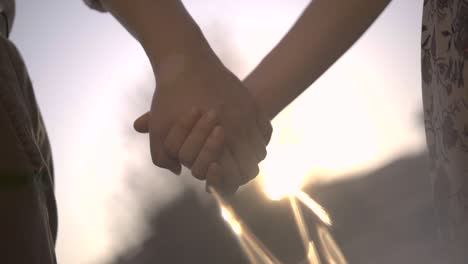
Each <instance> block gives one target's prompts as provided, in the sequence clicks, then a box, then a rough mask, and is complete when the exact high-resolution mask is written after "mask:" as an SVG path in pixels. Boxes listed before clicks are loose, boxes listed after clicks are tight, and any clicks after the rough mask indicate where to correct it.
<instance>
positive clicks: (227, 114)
mask: <svg viewBox="0 0 468 264" xmlns="http://www.w3.org/2000/svg"><path fill="white" fill-rule="evenodd" d="M101 4H102V6H103V8H104V9H105V10H107V11H109V12H110V13H111V14H112V15H113V16H114V17H115V18H117V20H119V22H120V23H121V24H122V25H123V26H124V27H125V28H126V29H127V30H128V31H129V32H130V33H131V34H132V35H133V36H134V37H135V38H136V39H137V40H138V41H139V42H140V43H141V44H142V46H143V48H144V49H145V51H146V53H147V54H148V57H149V60H150V61H151V64H152V66H153V71H154V74H155V77H156V80H157V89H156V90H155V94H154V96H153V103H152V105H151V111H150V113H149V116H148V118H147V120H148V122H147V127H146V128H147V129H142V131H143V130H145V131H148V132H149V134H150V135H149V136H150V149H151V156H152V159H153V163H154V164H155V165H157V166H159V167H163V168H167V169H170V170H171V171H173V172H175V173H179V172H180V169H181V164H183V165H186V166H189V167H190V166H192V164H191V162H190V161H191V160H193V157H191V156H189V157H184V155H180V153H170V152H168V151H167V149H165V148H164V144H163V142H164V139H165V138H166V136H167V134H168V132H169V128H170V127H171V126H172V125H173V124H174V123H175V121H176V120H178V119H180V117H182V115H183V114H185V113H188V112H189V111H190V109H193V108H199V109H202V110H207V109H213V110H215V111H216V112H217V113H218V119H219V122H220V124H221V125H223V126H224V127H225V128H226V131H227V132H226V142H227V146H228V148H226V149H225V150H224V152H223V153H222V154H221V155H220V158H219V162H220V163H221V164H223V166H224V167H223V168H226V171H225V172H224V173H223V181H222V183H221V184H222V185H224V187H225V188H224V189H226V190H227V192H232V191H233V190H235V189H237V187H238V186H239V185H240V184H243V183H245V182H247V181H248V180H250V179H252V178H253V177H254V176H256V175H257V174H258V170H259V169H258V163H259V162H260V161H261V160H263V159H264V158H265V156H266V144H267V142H268V140H269V136H270V134H271V125H270V124H269V120H268V119H267V118H266V117H265V115H264V114H263V113H262V112H261V111H260V108H259V107H258V106H257V105H256V102H255V101H254V98H253V96H252V94H251V93H250V92H249V91H248V90H247V89H246V87H245V86H244V85H243V84H242V82H241V81H240V80H239V79H238V78H237V77H236V76H234V75H233V74H232V73H231V72H230V71H229V70H228V69H227V68H226V67H225V66H224V65H223V64H222V62H221V61H220V60H219V59H218V57H217V56H216V55H215V53H214V52H213V51H212V49H211V47H210V46H209V44H208V42H207V41H206V39H205V38H204V36H203V34H202V32H201V30H200V28H199V27H198V25H197V24H196V23H195V21H194V20H193V19H192V17H191V16H190V14H189V13H188V12H187V10H186V9H185V7H184V5H183V4H182V2H181V0H132V1H129V0H101ZM207 170H208V168H207V167H206V166H205V167H203V168H199V169H197V171H198V173H197V175H198V176H199V177H198V178H200V179H202V180H203V179H205V177H204V175H206V171H207Z"/></svg>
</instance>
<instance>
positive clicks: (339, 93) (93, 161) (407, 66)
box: [12, 0, 424, 264]
mask: <svg viewBox="0 0 468 264" xmlns="http://www.w3.org/2000/svg"><path fill="white" fill-rule="evenodd" d="M308 2H309V1H305V0H294V1H284V0H257V1H252V0H223V1H221V0H199V1H195V0H192V1H184V3H185V4H186V5H187V7H188V9H189V11H190V12H191V13H192V14H193V16H194V17H195V19H196V20H197V21H198V22H199V23H200V25H201V27H202V29H203V30H204V32H205V34H206V35H207V37H208V39H209V40H210V43H211V44H212V45H213V47H214V49H215V50H216V51H217V52H219V53H220V54H221V55H222V57H223V58H225V62H226V64H227V65H228V66H229V67H231V69H232V70H233V71H234V72H235V73H236V74H238V75H239V77H243V76H245V74H246V73H248V72H249V71H250V70H251V69H252V68H253V67H254V66H255V65H256V64H257V63H258V62H259V60H260V59H261V58H262V57H263V56H264V55H265V54H266V53H267V52H268V51H269V50H270V49H271V48H272V47H273V46H274V45H275V44H276V43H277V41H278V40H279V39H280V38H281V36H282V35H283V34H284V33H285V32H286V31H287V29H288V28H289V27H290V26H291V24H292V23H293V22H294V21H295V19H296V18H297V17H298V15H299V14H300V12H301V10H302V9H303V8H304V7H305V6H306V5H307V3H308ZM422 2H423V1H422V0H420V1H407V0H395V1H393V3H392V4H391V5H390V6H389V8H387V10H386V12H385V13H384V14H383V15H382V16H381V17H380V18H379V20H378V21H377V22H376V23H375V24H374V25H373V27H372V28H371V29H370V30H369V31H368V32H367V33H366V34H365V36H364V37H363V38H362V39H361V40H360V41H359V42H358V43H357V44H356V45H355V46H354V47H353V48H352V49H351V51H350V52H348V53H347V54H346V55H345V56H344V57H343V58H342V59H341V60H340V61H339V62H338V63H337V64H335V65H334V66H333V67H332V68H331V69H330V71H328V72H327V73H326V74H325V75H324V76H323V77H322V78H321V79H320V80H319V81H317V82H316V83H315V84H314V85H313V86H312V87H311V88H310V89H309V90H308V91H307V92H306V93H304V94H303V95H302V96H301V98H300V99H299V100H297V101H295V102H294V103H293V104H292V105H291V106H290V107H289V108H288V109H287V110H286V111H285V112H284V113H282V114H281V115H280V116H279V117H278V118H277V119H276V120H275V121H274V128H275V133H274V138H273V141H272V143H271V146H270V147H269V153H270V156H269V158H268V159H267V160H266V162H265V163H264V164H262V169H263V171H264V172H265V175H270V172H272V173H271V175H272V176H276V178H280V179H279V180H284V179H291V178H290V175H285V174H293V176H298V178H299V179H298V181H300V180H302V178H303V176H304V175H308V176H311V177H314V178H316V179H317V178H318V179H321V180H326V179H330V178H334V177H335V176H337V175H338V176H339V175H343V174H352V173H355V172H359V171H362V170H367V169H371V168H375V167H377V166H379V165H382V164H383V163H384V162H387V161H389V160H391V159H393V158H395V157H398V156H400V155H404V154H405V153H408V152H414V151H421V150H422V148H423V146H424V133H423V130H422V127H421V124H420V120H419V118H420V115H419V114H420V113H421V87H420V67H419V57H420V54H419V43H420V28H421V15H422ZM17 5H18V14H17V19H16V24H15V27H14V31H13V34H12V39H13V40H14V41H15V43H16V44H17V45H18V47H19V49H20V50H21V52H22V53H23V56H24V58H25V60H26V62H27V64H28V66H29V71H30V73H31V76H32V79H33V82H34V85H35V89H36V95H37V98H38V101H39V104H40V107H41V109H42V113H43V115H44V118H45V121H46V124H47V128H48V130H49V136H50V138H51V142H52V148H53V153H54V158H55V167H56V171H55V172H56V178H57V186H56V193H57V199H58V205H59V217H60V219H59V221H60V222H59V223H60V227H59V241H58V245H57V253H58V256H59V260H60V261H61V262H62V263H71V264H74V263H76V264H78V263H80V264H82V263H97V262H99V261H100V260H102V259H103V258H104V257H105V256H106V254H108V252H109V250H110V249H111V248H115V247H116V246H119V244H120V243H119V242H120V241H119V239H116V237H117V238H119V237H120V238H122V237H124V236H125V235H128V234H129V233H128V232H130V233H131V232H132V230H133V229H132V228H134V226H132V227H131V228H130V227H127V228H125V227H122V226H121V225H123V224H129V223H131V222H132V220H135V219H137V218H136V217H132V216H133V214H132V213H134V212H133V211H132V208H129V204H131V203H130V202H129V201H128V200H126V198H119V199H117V198H116V197H121V196H120V195H119V192H122V190H123V189H124V187H123V186H125V185H124V184H123V183H122V179H123V177H124V175H126V173H127V172H128V171H127V168H128V166H129V164H133V163H138V162H143V163H145V162H146V163H148V162H149V160H150V159H149V156H148V153H147V149H145V151H146V152H144V153H142V154H141V155H136V154H135V153H133V152H131V151H130V149H132V148H131V145H132V142H129V140H128V139H127V137H126V136H125V135H128V133H130V131H131V123H130V122H129V121H131V118H132V117H134V116H136V115H137V114H138V113H137V112H136V110H135V104H137V103H136V102H139V99H138V98H141V95H139V94H141V92H140V93H139V92H138V91H141V90H142V89H151V88H152V87H153V80H152V78H151V76H150V75H149V72H150V69H149V64H148V62H147V59H146V58H145V55H144V53H143V51H142V50H141V48H140V47H139V45H138V44H137V43H136V42H135V41H134V40H133V39H132V38H131V37H130V36H129V35H128V34H127V33H126V32H125V31H124V30H123V29H122V28H121V27H120V26H119V25H118V24H117V23H116V22H115V21H114V20H113V19H112V18H111V17H110V16H108V15H104V14H99V13H97V12H93V11H90V10H88V9H87V8H86V7H85V6H84V5H83V4H82V3H81V1H80V0H73V1H71V0H68V1H63V0H41V1H27V0H17ZM259 18H261V19H259ZM312 26H320V25H311V27H312ZM317 37H320V36H317ZM150 99H151V98H149V96H148V98H146V100H145V102H144V104H145V105H149V102H150ZM140 109H145V107H141V106H140ZM142 139H144V137H142ZM129 145H130V147H129ZM291 155H294V156H293V157H296V158H295V161H294V164H295V165H296V166H294V168H295V169H294V170H293V171H292V170H291V169H290V168H291V166H288V162H289V160H288V157H291ZM141 156H143V157H144V158H143V161H141V160H139V159H140V158H135V157H141ZM290 162H292V161H290ZM273 171H274V172H275V173H273ZM278 172H281V174H278ZM151 173H152V174H156V175H151V179H152V184H151V185H150V187H149V188H150V189H151V190H152V191H153V193H154V195H153V196H152V199H154V200H155V201H159V203H158V204H161V201H163V202H164V201H167V200H168V199H170V198H171V197H173V195H174V194H176V193H177V192H178V190H179V189H180V186H178V185H177V184H178V182H177V181H175V180H172V177H170V175H169V174H168V173H165V172H161V171H159V170H155V171H152V172H151ZM273 174H275V175H273ZM286 176H287V177H286ZM168 184H169V185H170V186H171V188H167V185H168ZM179 184H180V183H179ZM124 197H125V196H124ZM128 199H130V200H131V198H128ZM122 212H128V213H127V214H125V213H122ZM119 232H120V233H119ZM126 239H128V237H126Z"/></svg>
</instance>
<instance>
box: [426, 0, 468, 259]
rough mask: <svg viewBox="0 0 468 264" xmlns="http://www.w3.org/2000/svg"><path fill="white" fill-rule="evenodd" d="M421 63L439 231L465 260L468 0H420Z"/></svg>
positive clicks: (453, 253) (467, 243) (467, 226)
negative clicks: (421, 23)
mask: <svg viewBox="0 0 468 264" xmlns="http://www.w3.org/2000/svg"><path fill="white" fill-rule="evenodd" d="M421 65H422V86H423V104H424V116H425V120H424V121H425V128H426V137H427V145H428V149H429V158H430V171H431V181H432V184H433V185H432V186H433V193H434V201H435V206H436V212H437V216H438V219H439V224H440V234H441V236H442V238H443V239H444V240H445V241H446V242H448V244H446V245H449V246H448V249H449V250H450V252H449V254H450V255H451V256H453V257H455V258H456V259H458V261H455V262H459V263H462V260H463V259H464V260H465V262H463V263H468V262H466V261H468V258H466V257H467V256H468V250H466V249H465V248H463V247H466V248H468V0H424V12H423V25H422V47H421ZM463 255H465V256H463Z"/></svg>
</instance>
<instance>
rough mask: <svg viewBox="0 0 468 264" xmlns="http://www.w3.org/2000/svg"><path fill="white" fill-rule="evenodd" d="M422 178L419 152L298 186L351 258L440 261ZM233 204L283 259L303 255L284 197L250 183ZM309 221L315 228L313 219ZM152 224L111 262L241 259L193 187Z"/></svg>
mask: <svg viewBox="0 0 468 264" xmlns="http://www.w3.org/2000/svg"><path fill="white" fill-rule="evenodd" d="M428 181H429V179H428V177H427V161H426V156H425V154H420V155H414V156H408V157H405V158H401V159H399V160H396V161H394V162H392V163H390V164H388V165H387V166H384V167H383V168H381V169H378V170H376V171H374V172H372V173H369V174H367V175H361V176H357V177H354V178H351V179H345V180H340V181H337V182H333V183H330V184H326V185H322V186H309V187H306V188H304V191H306V192H307V193H309V195H311V196H312V197H313V198H314V199H316V200H317V201H318V202H320V203H321V204H322V205H323V206H324V207H325V208H327V209H328V211H329V213H330V214H331V215H332V217H333V219H334V227H333V230H332V234H333V235H334V237H335V238H336V240H337V242H338V244H339V245H340V246H341V247H342V250H343V252H344V254H345V255H346V257H347V258H348V260H349V263H379V264H386V263H389V264H390V263H392V264H394V263H416V264H417V263H424V264H431V263H442V261H441V260H442V258H441V256H440V250H439V248H438V242H437V239H436V238H437V234H436V230H437V228H436V222H435V217H434V214H433V207H432V201H431V188H430V183H429V182H428ZM232 203H233V205H234V208H235V209H236V211H237V213H238V214H239V215H240V216H241V217H242V219H243V220H244V221H245V222H246V223H247V224H248V225H249V226H250V227H251V228H252V230H253V231H254V233H255V234H256V235H257V236H258V237H259V238H260V239H261V240H262V241H263V242H264V243H265V244H266V245H267V246H268V247H269V248H270V249H271V251H273V252H274V253H275V254H276V255H277V256H278V257H279V258H280V259H281V260H282V261H283V262H284V263H298V262H299V261H300V260H301V259H302V258H303V249H302V245H301V242H300V238H299V235H298V233H297V231H296V228H295V225H294V219H293V215H292V213H291V209H290V207H289V203H288V200H287V199H283V200H281V201H276V202H274V201H270V200H268V199H267V198H266V197H265V195H264V194H263V193H261V192H260V191H259V189H258V188H257V187H256V186H254V185H253V184H250V185H249V186H247V187H246V188H244V190H243V191H240V193H239V194H238V195H236V197H234V198H233V200H232ZM304 212H305V214H306V215H309V216H310V214H309V213H307V211H306V210H304ZM307 219H308V223H309V225H310V227H313V225H312V224H313V219H312V218H311V217H308V218H307ZM150 223H151V226H152V227H153V228H154V229H153V234H152V235H150V236H149V238H148V239H147V240H146V242H144V243H143V245H142V246H141V248H139V249H137V250H132V251H129V252H127V253H126V254H124V255H122V256H120V257H119V258H117V259H116V260H115V261H114V262H113V263H112V264H127V263H128V264H130V263H132V264H146V263H227V264H229V263H236V264H239V263H247V261H246V259H245V258H244V257H243V253H242V252H241V250H240V248H239V247H238V245H237V243H236V238H235V236H234V235H232V234H231V232H230V230H229V229H228V227H227V226H226V225H225V224H224V221H223V220H222V218H221V217H220V214H219V211H218V209H217V208H216V206H215V205H214V203H213V204H209V205H207V204H205V203H203V202H201V201H200V199H199V198H198V197H197V195H196V194H195V193H194V191H192V190H189V189H188V190H187V191H186V192H185V194H184V195H183V196H181V198H180V199H178V200H177V201H175V202H174V203H172V204H170V205H168V206H167V207H166V208H165V209H164V210H162V211H160V212H158V213H157V214H156V213H155V214H154V215H153V216H152V217H151V218H150Z"/></svg>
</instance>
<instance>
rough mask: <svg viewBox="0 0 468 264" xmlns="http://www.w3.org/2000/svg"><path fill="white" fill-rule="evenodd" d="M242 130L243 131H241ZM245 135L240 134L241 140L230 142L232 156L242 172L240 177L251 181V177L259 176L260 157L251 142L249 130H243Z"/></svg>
mask: <svg viewBox="0 0 468 264" xmlns="http://www.w3.org/2000/svg"><path fill="white" fill-rule="evenodd" d="M239 132H241V131H239ZM242 132H243V133H245V134H244V135H241V136H238V137H237V138H239V140H237V141H234V142H232V143H230V144H229V146H230V147H231V150H232V156H233V158H234V160H235V161H236V164H237V166H238V170H239V172H240V178H241V179H242V180H243V181H249V180H250V179H252V178H254V177H255V176H257V174H258V172H259V168H258V162H259V161H258V158H257V154H256V150H255V149H253V146H252V145H251V144H249V143H250V138H249V134H247V133H248V131H246V130H244V131H242Z"/></svg>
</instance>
